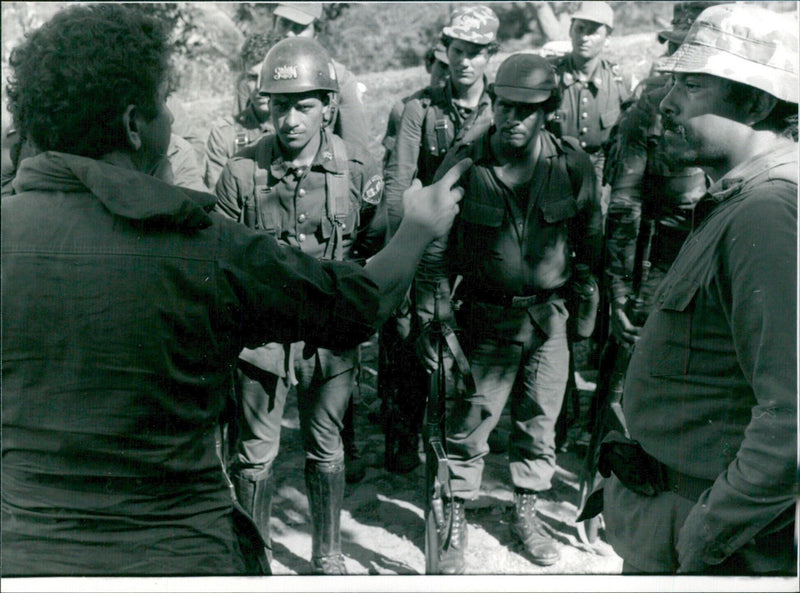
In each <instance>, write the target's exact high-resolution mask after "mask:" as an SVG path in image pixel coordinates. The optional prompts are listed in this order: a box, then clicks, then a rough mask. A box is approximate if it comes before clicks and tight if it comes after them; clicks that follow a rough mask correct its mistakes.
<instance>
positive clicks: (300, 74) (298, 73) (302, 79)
mask: <svg viewBox="0 0 800 593" xmlns="http://www.w3.org/2000/svg"><path fill="white" fill-rule="evenodd" d="M308 91H331V92H334V93H337V92H339V82H338V81H337V79H336V69H335V68H334V66H333V60H331V58H330V56H329V55H328V52H327V51H325V48H324V47H322V46H321V45H320V44H319V42H317V41H315V40H314V39H308V38H305V37H289V38H288V39H284V40H283V41H279V42H278V43H276V44H275V45H274V46H272V49H270V50H269V51H268V52H267V56H266V57H265V58H264V65H263V66H262V67H261V76H260V77H259V81H258V92H259V93H265V94H269V95H272V94H284V93H285V94H291V93H305V92H308Z"/></svg>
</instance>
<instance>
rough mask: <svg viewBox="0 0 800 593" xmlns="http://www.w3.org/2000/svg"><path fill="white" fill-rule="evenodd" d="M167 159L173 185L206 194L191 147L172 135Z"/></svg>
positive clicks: (206, 189) (206, 190)
mask: <svg viewBox="0 0 800 593" xmlns="http://www.w3.org/2000/svg"><path fill="white" fill-rule="evenodd" d="M167 158H168V159H169V164H170V166H171V167H172V175H173V183H174V184H175V185H178V186H180V187H188V188H189V189H194V190H197V191H202V192H208V188H207V187H206V185H205V184H204V183H203V180H202V173H201V172H200V167H199V166H198V164H197V159H196V158H195V152H194V149H193V148H192V145H191V144H189V143H188V142H187V141H186V140H184V139H183V138H181V137H180V136H176V135H175V134H172V137H171V138H170V144H169V149H168V155H167Z"/></svg>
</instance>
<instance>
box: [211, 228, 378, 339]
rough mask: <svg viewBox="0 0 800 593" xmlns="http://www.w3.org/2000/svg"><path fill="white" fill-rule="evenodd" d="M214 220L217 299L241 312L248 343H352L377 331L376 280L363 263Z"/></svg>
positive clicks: (242, 332)
mask: <svg viewBox="0 0 800 593" xmlns="http://www.w3.org/2000/svg"><path fill="white" fill-rule="evenodd" d="M217 222H218V223H219V225H220V231H221V232H220V258H219V268H220V273H221V275H222V281H221V286H222V287H223V291H222V292H223V294H221V296H220V299H221V300H220V303H221V306H223V307H225V308H227V309H229V310H230V309H232V311H230V313H231V314H232V315H233V318H235V319H240V320H241V321H240V323H239V329H240V335H241V336H242V346H243V347H250V348H254V347H257V346H259V345H261V344H264V343H265V342H281V343H290V342H296V341H299V340H305V341H308V342H311V343H313V344H315V345H317V346H320V347H323V348H330V349H344V348H353V347H355V346H357V345H358V344H360V343H362V342H364V341H365V340H367V339H369V337H370V336H371V335H372V334H373V333H374V332H375V331H376V329H377V327H376V320H377V319H378V310H379V300H380V299H379V294H378V287H377V285H376V284H375V282H373V281H372V280H371V278H370V277H369V275H368V273H367V272H366V271H364V270H363V269H361V268H360V267H359V266H357V265H356V264H354V263H351V262H335V261H323V260H318V259H316V258H313V257H311V256H308V255H306V254H304V253H303V252H302V251H301V250H299V249H296V248H292V247H282V246H280V245H278V243H277V241H276V240H275V239H274V238H273V237H272V236H271V235H269V234H268V233H263V232H258V231H252V230H250V229H248V228H246V227H245V226H244V225H239V224H237V223H233V222H231V221H226V220H219V219H218V220H217Z"/></svg>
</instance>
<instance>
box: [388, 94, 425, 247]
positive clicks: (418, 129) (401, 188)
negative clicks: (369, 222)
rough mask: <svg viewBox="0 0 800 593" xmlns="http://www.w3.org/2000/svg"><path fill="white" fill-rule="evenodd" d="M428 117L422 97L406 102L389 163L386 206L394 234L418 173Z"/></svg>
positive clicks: (390, 227)
mask: <svg viewBox="0 0 800 593" xmlns="http://www.w3.org/2000/svg"><path fill="white" fill-rule="evenodd" d="M424 118H425V109H424V108H423V106H422V103H421V102H420V101H419V100H411V101H409V102H408V103H406V106H405V109H403V116H402V117H401V118H400V129H399V130H398V132H397V141H396V142H395V148H394V151H393V152H392V154H391V155H390V156H389V161H388V162H387V163H386V169H385V171H384V176H385V180H386V189H385V192H386V207H387V211H388V213H389V229H390V231H391V233H392V234H394V232H395V231H396V230H397V227H399V226H400V221H401V220H402V219H403V192H405V191H406V190H407V189H408V187H409V186H410V185H411V182H412V181H413V180H414V175H415V174H416V172H417V164H418V162H419V151H420V142H421V140H422V122H423V120H424Z"/></svg>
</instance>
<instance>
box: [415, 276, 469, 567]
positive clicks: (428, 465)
mask: <svg viewBox="0 0 800 593" xmlns="http://www.w3.org/2000/svg"><path fill="white" fill-rule="evenodd" d="M459 281H460V278H459V279H457V280H456V282H455V283H454V287H453V290H452V292H451V299H452V296H453V294H454V293H455V289H456V287H457V286H458V283H459ZM434 298H435V300H434V314H433V319H432V320H431V322H430V323H429V325H428V332H429V335H430V338H431V341H432V343H434V344H435V346H436V354H437V361H436V369H435V370H434V371H433V372H432V373H431V376H430V388H429V391H428V400H427V402H426V407H425V426H424V430H423V438H424V441H425V574H440V570H439V559H440V558H441V556H442V553H443V552H445V551H446V550H447V549H448V548H449V547H450V545H451V542H452V528H453V521H452V517H451V516H450V513H449V512H448V510H447V509H446V508H445V504H444V502H445V500H446V499H452V490H451V489H450V468H449V464H448V460H447V450H446V448H445V434H446V433H445V417H446V411H447V407H446V399H447V369H446V367H445V358H444V354H445V349H447V350H448V351H449V352H450V354H451V355H452V356H453V359H454V360H455V362H456V364H457V366H458V369H459V372H460V373H461V376H462V379H463V380H464V381H465V384H466V385H467V388H468V389H472V390H473V392H474V380H473V379H472V374H471V372H470V369H469V362H468V361H467V358H466V356H465V355H464V352H463V350H462V349H461V346H460V345H459V343H458V339H457V338H456V334H455V332H454V331H453V329H452V328H451V327H450V326H449V325H448V324H447V323H445V322H443V321H442V320H441V317H440V315H439V300H438V297H434Z"/></svg>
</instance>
